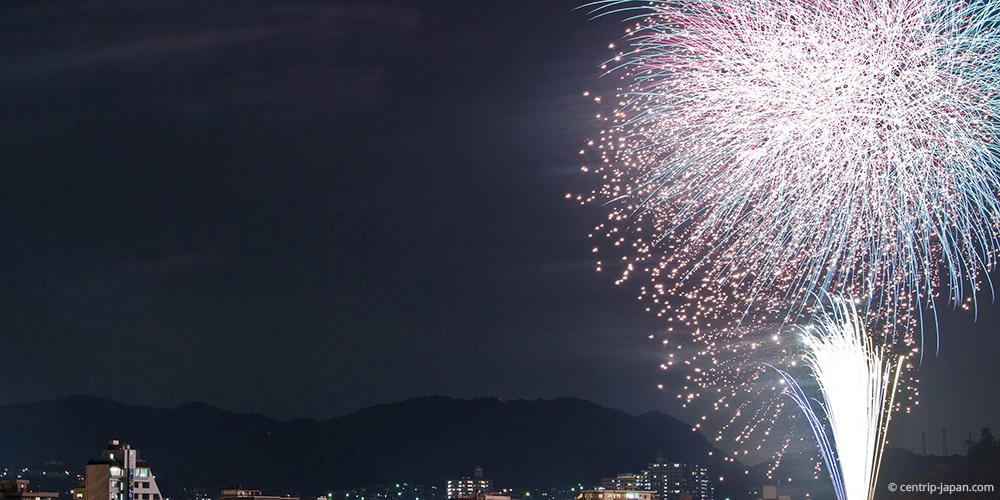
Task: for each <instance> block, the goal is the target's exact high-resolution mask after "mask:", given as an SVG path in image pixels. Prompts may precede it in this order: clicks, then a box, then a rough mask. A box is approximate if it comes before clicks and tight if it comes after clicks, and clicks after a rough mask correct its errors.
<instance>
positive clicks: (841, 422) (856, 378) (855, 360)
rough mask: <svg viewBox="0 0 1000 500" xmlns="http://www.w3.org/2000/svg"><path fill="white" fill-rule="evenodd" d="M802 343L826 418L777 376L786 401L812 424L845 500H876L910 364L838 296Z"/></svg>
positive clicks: (795, 385)
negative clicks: (879, 340)
mask: <svg viewBox="0 0 1000 500" xmlns="http://www.w3.org/2000/svg"><path fill="white" fill-rule="evenodd" d="M801 340H802V343H803V345H804V351H805V360H806V365H807V366H808V368H809V370H810V371H811V372H812V373H811V375H812V377H813V379H814V380H815V381H816V383H817V385H818V386H819V391H820V393H821V395H822V405H821V409H820V415H817V413H816V411H815V410H814V409H813V407H812V404H811V403H810V402H809V398H808V397H807V396H806V395H805V393H804V391H803V390H802V388H801V387H800V386H799V384H798V383H796V381H795V379H794V378H792V377H791V376H790V375H789V374H788V373H787V372H785V371H783V370H778V372H779V373H780V374H781V377H782V378H783V380H784V381H785V383H786V389H785V391H784V393H785V394H786V395H787V396H789V397H790V398H791V399H792V400H793V401H794V402H795V403H796V404H797V405H798V406H799V408H800V409H801V410H802V412H803V414H804V415H805V416H806V420H807V421H808V422H809V425H810V428H811V429H812V431H813V433H814V435H815V437H816V441H817V443H818V444H819V447H820V451H821V455H822V457H823V461H824V462H825V463H826V467H827V470H828V471H829V473H830V478H831V479H832V480H833V485H834V490H835V491H836V493H837V498H838V500H848V499H851V500H857V499H862V498H866V499H869V500H870V499H871V498H872V495H874V492H875V482H876V480H877V479H878V472H879V466H880V465H881V462H882V452H883V450H884V447H885V442H886V433H887V432H888V429H889V420H890V417H891V413H892V408H893V400H894V397H895V394H896V389H897V385H898V383H899V376H900V373H901V371H902V367H903V363H904V360H905V357H903V356H893V355H891V354H890V353H889V352H888V350H887V349H886V348H885V347H883V346H881V345H879V344H876V343H874V342H873V341H872V338H871V337H870V336H869V335H868V334H867V333H866V332H865V326H864V321H863V319H862V318H861V317H860V316H859V315H858V311H857V309H856V308H855V306H854V304H853V303H851V302H848V301H846V300H844V299H843V298H841V297H836V296H834V297H831V298H830V306H829V308H828V309H826V310H825V311H824V312H823V313H820V314H819V315H817V317H816V319H815V322H814V324H813V325H810V326H807V327H805V328H802V329H801ZM821 416H822V417H824V418H825V422H826V423H827V424H828V425H826V424H824V420H823V419H821ZM828 429H829V431H828Z"/></svg>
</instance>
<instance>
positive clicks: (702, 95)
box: [588, 0, 1000, 341]
mask: <svg viewBox="0 0 1000 500" xmlns="http://www.w3.org/2000/svg"><path fill="white" fill-rule="evenodd" d="M594 6H595V8H596V9H597V10H596V12H598V13H608V12H615V11H618V10H630V11H631V10H634V9H638V10H637V11H636V12H638V13H639V14H640V15H641V17H639V18H637V19H636V20H635V26H634V27H632V28H630V29H629V35H630V36H629V40H630V44H631V46H630V48H629V49H628V50H624V51H621V52H619V53H618V54H616V56H615V58H614V59H613V60H612V61H609V63H608V66H609V72H616V73H617V74H619V75H620V76H621V77H622V79H623V81H625V82H626V83H625V85H624V87H623V88H622V90H621V91H620V92H619V95H618V105H617V107H616V109H615V110H614V112H613V113H612V114H611V115H610V116H608V117H605V120H609V121H611V122H612V123H610V124H609V126H608V128H607V129H606V130H605V131H604V134H603V135H602V137H601V140H600V141H598V142H599V143H600V145H599V147H600V150H601V153H602V155H603V157H604V160H605V165H604V166H603V167H602V168H599V169H597V170H598V173H600V174H601V175H602V176H603V177H606V179H607V182H606V184H605V186H604V187H603V189H601V190H599V191H596V192H594V193H592V195H591V196H589V197H588V198H589V199H591V200H601V201H611V202H612V203H611V206H612V207H613V212H612V214H611V217H610V218H609V222H608V223H607V224H604V225H602V226H600V227H599V228H598V229H599V230H601V231H603V232H605V233H607V234H608V235H609V236H610V237H612V238H613V239H615V240H616V243H618V244H627V243H628V238H629V236H628V235H629V234H631V235H633V236H634V237H633V238H632V241H631V243H632V244H633V246H634V247H635V248H636V250H637V261H636V262H635V263H634V264H633V266H631V267H628V268H627V269H626V270H625V271H624V272H623V274H622V277H623V279H627V278H628V277H629V276H630V274H633V273H635V272H636V268H637V267H639V266H641V267H642V268H643V269H649V274H650V275H651V276H652V278H653V280H654V283H659V284H660V285H661V286H660V287H659V288H658V289H652V290H648V291H647V294H649V295H656V294H661V295H662V294H664V292H666V291H667V290H665V289H664V288H665V286H667V285H664V284H663V283H661V282H660V278H664V279H666V280H668V281H674V282H679V283H681V285H682V287H681V288H689V287H690V286H691V285H692V284H693V285H696V286H699V287H703V288H704V287H709V288H712V287H715V288H717V290H713V292H716V291H718V292H723V293H724V294H725V295H726V297H727V301H728V302H730V303H729V304H727V305H725V306H723V307H725V308H732V307H733V305H732V302H734V300H733V299H735V302H739V304H738V306H737V307H738V311H737V312H738V313H740V314H741V315H746V314H748V313H749V312H752V311H753V305H754V303H755V302H756V301H758V300H765V301H769V302H768V303H766V304H765V306H764V309H771V310H773V309H776V308H781V309H782V311H783V312H784V313H787V314H791V315H792V316H798V315H800V314H801V313H802V312H803V310H802V307H803V306H804V305H805V304H806V303H807V302H808V300H809V298H810V297H812V296H815V295H817V294H822V293H825V292H836V293H850V294H852V295H853V296H856V297H867V298H868V305H867V308H866V312H868V311H877V314H881V315H885V316H886V317H883V318H880V319H883V320H884V319H888V320H889V321H887V322H886V324H887V325H889V326H888V327H887V329H886V331H885V333H887V334H888V335H889V336H890V337H892V336H894V335H895V334H896V331H897V325H898V324H900V323H908V322H911V321H919V319H920V318H919V315H914V311H915V308H916V307H918V306H920V305H921V304H926V305H928V306H930V307H931V308H933V307H934V301H935V298H936V297H937V293H938V290H941V289H943V290H945V291H946V296H947V298H948V299H949V300H951V301H953V302H955V303H962V302H963V301H966V300H974V296H975V293H974V292H975V290H977V289H979V288H981V286H982V280H983V279H984V278H985V276H986V271H988V270H990V269H992V268H993V267H994V266H995V264H996V261H997V255H998V248H1000V231H998V227H1000V202H998V200H997V196H996V194H997V192H998V191H1000V175H998V166H1000V159H998V136H1000V93H998V88H1000V30H997V29H995V25H996V23H997V22H998V17H1000V16H998V14H1000V7H998V6H996V5H994V4H990V3H987V2H957V1H946V0H864V1H835V0H711V1H709V0H694V1H691V2H683V3H677V2H667V1H652V2H643V3H641V4H640V3H639V2H633V1H605V2H598V3H597V4H594ZM723 289H725V290H723ZM773 290H782V291H783V292H782V295H781V296H775V295H776V294H775V293H774V292H773ZM713 300H715V299H713ZM716 302H717V300H716ZM717 305H718V304H715V303H712V304H709V303H708V302H704V303H703V305H702V307H701V308H700V309H701V311H693V312H692V314H689V315H687V316H688V317H692V318H693V317H697V316H698V315H700V314H703V313H704V310H705V309H706V308H709V309H711V308H713V307H716V306H717ZM663 312H666V311H665V310H664V311H663ZM890 341H895V339H890Z"/></svg>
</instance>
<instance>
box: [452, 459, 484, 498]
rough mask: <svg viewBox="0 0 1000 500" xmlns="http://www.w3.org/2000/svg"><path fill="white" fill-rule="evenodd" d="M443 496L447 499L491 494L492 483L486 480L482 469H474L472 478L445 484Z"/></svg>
mask: <svg viewBox="0 0 1000 500" xmlns="http://www.w3.org/2000/svg"><path fill="white" fill-rule="evenodd" d="M444 490H445V494H446V495H447V498H448V499H449V500H450V499H453V498H472V497H475V496H478V495H479V494H480V493H491V492H492V491H493V481H492V480H489V479H486V478H485V477H484V474H483V468H482V467H476V470H475V471H474V472H473V474H472V477H463V478H461V479H449V480H448V481H447V482H446V483H445V488H444Z"/></svg>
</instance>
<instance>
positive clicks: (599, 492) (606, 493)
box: [576, 488, 654, 500]
mask: <svg viewBox="0 0 1000 500" xmlns="http://www.w3.org/2000/svg"><path fill="white" fill-rule="evenodd" d="M576 500H654V498H653V492H652V491H648V490H647V491H637V490H606V489H604V488H597V489H594V490H583V491H581V492H580V494H579V495H577V496H576Z"/></svg>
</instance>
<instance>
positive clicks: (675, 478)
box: [595, 456, 715, 500]
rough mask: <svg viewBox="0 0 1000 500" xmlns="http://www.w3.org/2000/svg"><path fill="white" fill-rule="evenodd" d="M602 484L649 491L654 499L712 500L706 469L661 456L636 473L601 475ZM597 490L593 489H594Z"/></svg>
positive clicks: (713, 495) (710, 482)
mask: <svg viewBox="0 0 1000 500" xmlns="http://www.w3.org/2000/svg"><path fill="white" fill-rule="evenodd" d="M601 487H602V488H603V489H605V490H614V491H650V492H652V493H653V497H654V498H655V499H656V500H680V499H681V498H682V495H690V497H688V496H684V497H683V498H684V499H685V500H714V498H715V491H714V487H713V486H712V481H711V476H710V475H709V472H708V469H706V468H705V467H701V466H699V465H690V464H684V463H680V462H666V461H664V460H663V457H662V456H657V457H656V461H655V462H653V463H650V464H648V465H647V466H646V470H643V471H641V472H639V473H630V472H627V473H623V474H618V475H617V476H615V477H609V478H604V479H601ZM595 491H596V490H595Z"/></svg>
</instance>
